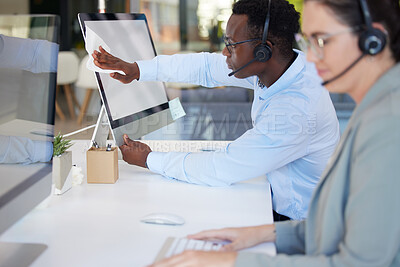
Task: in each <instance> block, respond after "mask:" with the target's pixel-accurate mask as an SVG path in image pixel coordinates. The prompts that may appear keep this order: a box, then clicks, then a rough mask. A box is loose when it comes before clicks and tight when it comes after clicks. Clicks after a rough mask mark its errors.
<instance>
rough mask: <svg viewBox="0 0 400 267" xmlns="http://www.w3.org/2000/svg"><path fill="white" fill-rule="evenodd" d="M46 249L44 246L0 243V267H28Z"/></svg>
mask: <svg viewBox="0 0 400 267" xmlns="http://www.w3.org/2000/svg"><path fill="white" fill-rule="evenodd" d="M46 249H47V246H46V245H44V244H26V243H25V244H23V243H8V242H0V251H1V253H0V267H3V266H4V267H5V266H7V267H28V266H30V265H31V264H32V263H33V262H34V261H35V260H36V259H37V258H38V257H39V256H40V254H42V253H43V251H45V250H46Z"/></svg>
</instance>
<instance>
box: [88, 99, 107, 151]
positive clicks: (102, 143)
mask: <svg viewBox="0 0 400 267" xmlns="http://www.w3.org/2000/svg"><path fill="white" fill-rule="evenodd" d="M109 134H110V124H109V123H108V117H107V114H106V109H105V107H104V105H102V106H101V109H100V114H99V118H98V119H97V123H96V127H95V128H94V131H93V136H92V143H93V141H95V142H96V143H97V144H98V145H99V147H106V146H107V139H108V135H109Z"/></svg>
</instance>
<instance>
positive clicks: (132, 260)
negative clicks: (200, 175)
mask: <svg viewBox="0 0 400 267" xmlns="http://www.w3.org/2000/svg"><path fill="white" fill-rule="evenodd" d="M88 145H89V142H88V141H87V142H86V141H80V142H77V143H76V144H75V145H74V146H73V151H74V153H73V163H74V164H77V165H78V167H82V169H83V172H84V174H85V175H86V166H85V165H86V162H85V159H84V154H83V152H85V150H86V149H87V147H88ZM152 212H170V213H175V214H178V215H180V216H182V217H183V218H185V220H186V223H185V224H184V225H182V226H165V225H153V224H144V223H141V222H140V221H139V220H140V218H141V217H143V216H144V215H147V214H149V213H152ZM265 223H272V209H271V198H270V190H269V185H268V183H267V182H266V181H265V179H263V178H259V179H253V180H250V181H246V182H243V183H238V184H235V185H233V186H230V187H224V188H215V187H214V188H213V187H205V186H196V185H190V184H186V183H182V182H178V181H171V180H167V179H165V178H163V177H162V176H160V175H157V174H153V173H151V172H150V171H148V170H146V169H143V168H139V167H136V166H131V165H128V164H126V163H125V162H123V161H120V162H119V180H118V181H117V183H116V184H111V185H110V184H107V185H106V184H86V182H84V183H83V184H82V185H79V186H75V187H72V189H70V190H69V191H68V192H66V193H65V194H64V195H61V196H50V197H49V198H48V199H47V200H46V201H45V202H44V203H42V204H41V205H40V206H39V207H37V208H36V209H35V210H33V211H32V212H30V213H29V214H27V215H26V216H25V217H23V218H22V219H21V220H20V221H19V222H18V223H16V224H15V225H13V226H12V227H11V228H10V229H8V230H7V231H6V232H5V233H4V234H3V235H1V236H0V241H2V242H23V243H43V244H46V245H48V248H47V250H45V251H44V253H43V254H41V255H40V256H39V258H38V259H37V260H36V261H35V262H34V263H33V265H32V266H40V267H47V266H49V267H52V266H68V267H71V266H74V267H76V266H85V267H90V266H96V267H99V266H119V267H121V266H135V267H136V266H139V267H140V266H145V265H147V264H150V263H152V262H153V260H154V258H155V256H156V255H157V253H158V251H159V249H160V248H161V246H162V245H163V243H164V241H165V239H166V238H167V237H168V236H185V235H187V234H191V233H196V232H198V231H201V230H205V229H212V228H222V227H230V226H234V227H236V226H249V225H259V224H265ZM252 250H253V251H262V252H264V253H269V254H275V248H274V245H273V244H263V245H261V246H258V247H256V248H253V249H252Z"/></svg>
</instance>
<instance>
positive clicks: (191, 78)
mask: <svg viewBox="0 0 400 267" xmlns="http://www.w3.org/2000/svg"><path fill="white" fill-rule="evenodd" d="M225 60H226V58H225V57H224V56H223V55H221V54H216V53H195V54H176V55H172V56H164V55H162V56H157V57H155V58H154V59H152V60H148V61H138V62H137V64H138V66H139V69H140V78H139V81H162V82H182V83H190V84H197V85H201V86H205V87H218V86H238V87H244V88H249V89H253V88H254V83H255V79H256V77H254V76H253V77H249V78H246V79H238V78H235V77H228V74H229V73H230V72H231V70H230V69H228V66H227V64H226V62H225Z"/></svg>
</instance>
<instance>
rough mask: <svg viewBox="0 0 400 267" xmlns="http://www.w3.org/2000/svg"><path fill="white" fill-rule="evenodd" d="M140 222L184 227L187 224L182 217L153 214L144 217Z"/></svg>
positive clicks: (168, 214)
mask: <svg viewBox="0 0 400 267" xmlns="http://www.w3.org/2000/svg"><path fill="white" fill-rule="evenodd" d="M140 221H141V222H144V223H153V224H164V225H182V224H184V223H185V220H184V219H183V218H182V217H180V216H178V215H175V214H171V213H151V214H148V215H146V216H144V217H143V218H142V219H141V220H140Z"/></svg>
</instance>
